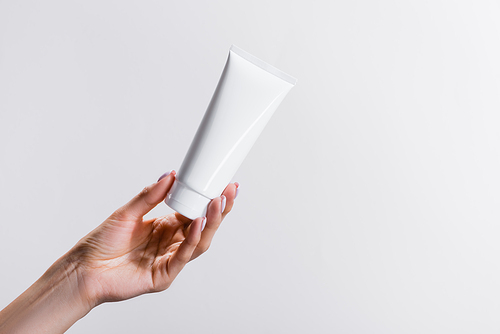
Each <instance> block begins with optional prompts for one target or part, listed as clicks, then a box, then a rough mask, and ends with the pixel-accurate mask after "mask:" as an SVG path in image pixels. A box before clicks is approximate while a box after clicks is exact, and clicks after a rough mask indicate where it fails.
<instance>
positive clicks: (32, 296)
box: [0, 255, 92, 334]
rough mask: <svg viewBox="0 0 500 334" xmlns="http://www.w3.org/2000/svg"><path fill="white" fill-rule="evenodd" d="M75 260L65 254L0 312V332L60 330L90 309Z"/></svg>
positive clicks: (56, 331) (55, 331)
mask: <svg viewBox="0 0 500 334" xmlns="http://www.w3.org/2000/svg"><path fill="white" fill-rule="evenodd" d="M78 268H79V266H78V263H77V262H75V261H73V259H72V257H71V256H68V255H65V256H63V257H61V258H60V259H59V260H57V261H56V262H55V263H54V264H53V265H52V266H51V267H50V268H49V269H48V270H47V271H46V272H45V273H44V274H43V275H42V276H41V277H40V278H39V279H38V280H37V281H36V282H35V283H33V285H31V286H30V287H29V288H28V289H27V290H26V291H25V292H24V293H23V294H21V295H20V296H19V297H18V298H17V299H16V300H14V301H13V302H12V303H11V304H9V305H8V306H7V307H6V308H5V309H4V310H2V311H1V312H0V333H1V334H3V333H11V332H16V333H17V332H19V333H63V332H65V331H66V330H67V329H68V328H69V327H71V326H72V325H73V324H74V323H75V322H76V321H78V320H79V319H80V318H82V317H83V316H85V315H86V314H87V313H88V312H89V311H90V310H91V308H92V307H91V304H90V303H89V302H88V301H87V300H86V298H85V294H83V293H82V286H81V284H80V278H79V274H78Z"/></svg>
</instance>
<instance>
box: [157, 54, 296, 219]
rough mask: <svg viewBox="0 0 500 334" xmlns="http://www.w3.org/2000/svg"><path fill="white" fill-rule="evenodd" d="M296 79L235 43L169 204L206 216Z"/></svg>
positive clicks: (192, 215)
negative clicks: (209, 207)
mask: <svg viewBox="0 0 500 334" xmlns="http://www.w3.org/2000/svg"><path fill="white" fill-rule="evenodd" d="M296 82H297V80H296V79H295V78H293V77H291V76H289V75H288V74H286V73H284V72H282V71H280V70H278V69H277V68H275V67H273V66H271V65H269V64H267V63H265V62H263V61H262V60H260V59H258V58H256V57H255V56H252V55H251V54H249V53H247V52H245V51H243V50H241V49H240V48H238V47H236V46H234V45H232V46H231V48H230V49H229V56H228V58H227V61H226V65H225V67H224V70H223V72H222V75H221V77H220V79H219V83H218V85H217V88H216V89H215V92H214V94H213V96H212V100H211V101H210V104H209V105H208V108H207V111H206V112H205V116H204V117H203V119H202V121H201V124H200V126H199V128H198V131H197V132H196V135H195V137H194V139H193V141H192V143H191V146H190V147H189V151H188V152H187V154H186V157H185V158H184V161H183V163H182V165H181V168H180V169H179V171H178V173H177V178H176V180H175V182H174V184H173V186H172V188H171V189H170V191H169V193H168V195H167V198H166V199H165V203H166V204H167V205H168V206H169V207H171V208H172V209H174V210H175V211H177V212H178V213H180V214H181V215H183V216H185V217H188V218H190V219H195V218H197V217H203V216H205V215H206V211H207V205H208V204H209V202H210V201H211V200H212V199H213V198H215V197H217V196H220V195H221V194H222V192H223V190H224V189H225V187H226V186H227V185H228V183H229V182H230V181H231V179H232V177H233V176H234V174H235V173H236V171H237V170H238V168H239V166H240V165H241V163H242V162H243V160H244V159H245V157H246V156H247V154H248V152H249V151H250V149H251V148H252V146H253V144H254V143H255V141H256V140H257V138H258V137H259V135H260V133H261V132H262V130H263V129H264V127H265V126H266V124H267V122H268V121H269V119H270V118H271V116H272V115H273V113H274V111H275V110H276V108H277V107H278V106H279V104H280V103H281V101H282V100H283V99H284V97H285V96H286V94H287V93H288V92H289V91H290V89H291V88H292V87H293V86H294V85H295V83H296Z"/></svg>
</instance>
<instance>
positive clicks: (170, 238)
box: [82, 214, 187, 300]
mask: <svg viewBox="0 0 500 334" xmlns="http://www.w3.org/2000/svg"><path fill="white" fill-rule="evenodd" d="M186 228H187V226H185V224H184V223H183V222H181V221H180V220H179V219H178V218H177V217H176V216H175V215H174V214H172V215H169V216H165V217H160V218H156V219H153V220H152V221H145V222H137V221H128V220H120V219H117V217H114V216H111V217H110V218H109V219H108V221H106V222H105V223H104V224H103V225H101V226H100V227H99V228H98V229H97V230H96V231H95V233H93V234H92V235H89V237H88V238H87V239H86V240H85V241H84V245H82V246H84V247H88V249H87V251H86V256H87V257H88V260H90V261H88V262H89V263H90V265H91V266H92V268H91V269H92V272H93V273H95V275H96V276H95V277H93V278H92V279H95V280H98V282H99V284H100V285H101V288H102V290H103V293H104V294H106V295H107V297H106V299H107V300H123V299H127V298H131V297H134V296H137V295H139V294H142V293H145V292H153V291H161V290H164V289H166V288H167V287H168V285H170V282H171V280H172V279H173V278H174V277H171V276H173V275H171V274H170V273H169V270H168V263H169V258H170V257H171V256H172V255H173V254H174V252H175V251H176V250H177V249H178V247H179V245H180V244H181V242H182V241H184V239H185V238H186V232H187V229H186Z"/></svg>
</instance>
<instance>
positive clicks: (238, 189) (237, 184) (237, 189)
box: [234, 182, 240, 199]
mask: <svg viewBox="0 0 500 334" xmlns="http://www.w3.org/2000/svg"><path fill="white" fill-rule="evenodd" d="M234 185H235V186H236V195H234V199H236V197H238V194H239V192H240V184H239V183H238V182H235V183H234Z"/></svg>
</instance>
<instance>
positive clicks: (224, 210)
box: [191, 184, 237, 260]
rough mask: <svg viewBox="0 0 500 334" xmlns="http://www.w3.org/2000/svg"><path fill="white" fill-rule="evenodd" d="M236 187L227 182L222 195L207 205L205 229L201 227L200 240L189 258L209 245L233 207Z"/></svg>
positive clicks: (193, 257)
mask: <svg viewBox="0 0 500 334" xmlns="http://www.w3.org/2000/svg"><path fill="white" fill-rule="evenodd" d="M236 189H237V186H236V184H229V185H228V186H227V187H226V189H225V190H224V192H223V193H222V195H221V196H220V197H217V198H214V199H213V200H212V201H211V202H210V204H209V205H208V209H207V222H206V225H205V229H203V232H202V234H201V240H200V242H199V243H198V246H197V247H196V250H195V251H194V253H193V256H192V257H191V260H193V259H195V258H197V257H198V256H200V255H201V254H203V253H205V252H206V251H207V250H208V248H209V247H210V244H211V243H212V239H213V237H214V235H215V233H216V232H217V230H218V229H219V226H220V224H221V222H222V220H223V219H224V217H225V216H226V215H227V214H228V213H229V212H230V211H231V209H232V208H233V205H234V198H235V196H236Z"/></svg>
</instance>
